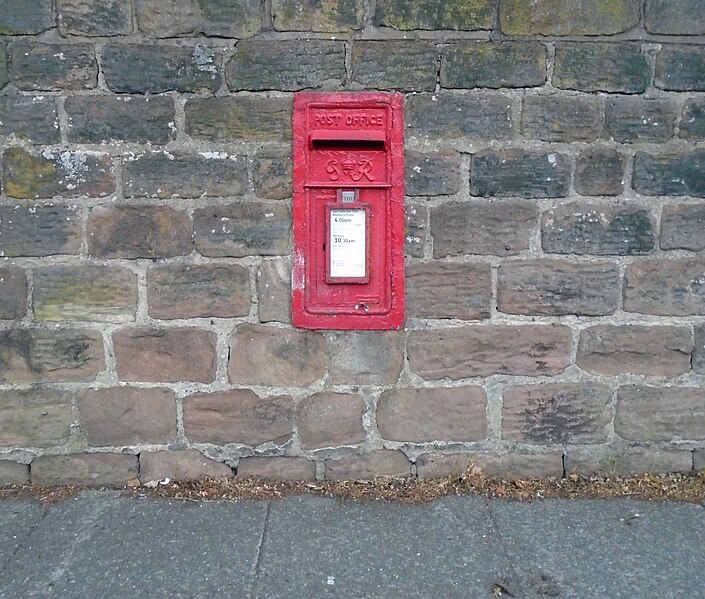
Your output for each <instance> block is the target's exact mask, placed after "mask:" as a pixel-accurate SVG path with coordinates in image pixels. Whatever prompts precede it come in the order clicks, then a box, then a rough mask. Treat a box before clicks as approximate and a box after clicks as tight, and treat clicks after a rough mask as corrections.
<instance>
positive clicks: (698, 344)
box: [693, 325, 705, 374]
mask: <svg viewBox="0 0 705 599" xmlns="http://www.w3.org/2000/svg"><path fill="white" fill-rule="evenodd" d="M693 370H694V371H695V372H697V373H698V374H705V325H699V326H696V327H695V350H694V351H693Z"/></svg>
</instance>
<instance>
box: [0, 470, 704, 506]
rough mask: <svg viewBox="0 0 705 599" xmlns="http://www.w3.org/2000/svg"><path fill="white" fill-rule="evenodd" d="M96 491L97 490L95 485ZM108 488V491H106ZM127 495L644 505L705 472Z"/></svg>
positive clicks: (168, 487)
mask: <svg viewBox="0 0 705 599" xmlns="http://www.w3.org/2000/svg"><path fill="white" fill-rule="evenodd" d="M90 488H91V487H87V486H79V485H64V486H44V487H43V486H38V485H32V484H24V485H9V486H5V487H0V499H21V498H32V499H35V500H37V501H39V502H41V503H42V504H44V505H50V504H52V503H55V502H57V501H61V500H63V499H67V498H69V497H73V496H75V495H77V494H79V493H81V492H82V491H85V490H88V489H90ZM92 488H95V487H92ZM102 488H107V487H102ZM119 489H120V490H122V491H123V493H124V495H125V496H128V497H134V498H146V497H154V498H157V497H159V498H168V499H182V500H190V501H230V502H233V501H240V500H244V499H247V500H255V501H258V500H274V499H280V498H282V497H287V496H291V495H314V496H319V497H337V498H340V499H344V500H345V499H347V500H353V501H354V500H360V499H366V500H374V501H396V502H400V503H425V502H429V501H433V500H434V499H438V498H439V497H446V496H449V495H458V496H461V495H479V496H481V497H486V498H495V497H500V498H506V499H514V500H519V501H532V500H536V499H549V498H557V499H613V498H625V497H628V498H632V499H638V500H646V501H686V502H703V501H705V470H701V471H699V472H695V473H688V474H682V473H672V474H641V475H638V476H579V475H574V474H573V475H570V476H568V477H566V478H547V479H526V480H516V479H504V478H498V477H490V476H486V475H485V474H484V473H483V472H482V471H481V470H480V469H479V468H476V467H471V468H470V469H468V471H467V472H466V473H465V474H463V475H460V476H448V477H445V478H438V479H413V478H388V477H380V478H377V479H374V480H369V481H362V480H360V481H331V482H328V481H325V482H323V481H321V482H302V481H272V480H260V479H256V478H245V479H238V478H202V479H200V480H196V481H171V480H168V479H167V480H164V481H160V482H157V483H156V485H154V483H152V484H151V485H149V486H145V485H140V486H137V483H135V486H126V487H120V488H119Z"/></svg>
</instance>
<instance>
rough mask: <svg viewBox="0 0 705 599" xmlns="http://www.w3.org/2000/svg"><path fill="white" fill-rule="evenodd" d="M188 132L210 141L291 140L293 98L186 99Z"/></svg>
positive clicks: (237, 96) (238, 96)
mask: <svg viewBox="0 0 705 599" xmlns="http://www.w3.org/2000/svg"><path fill="white" fill-rule="evenodd" d="M184 110H185V112H186V133H188V134H189V135H190V136H191V137H193V138H196V139H205V140H207V141H257V142H263V141H290V140H291V111H292V100H291V98H271V97H268V96H250V95H247V96H240V95H235V96H229V97H224V98H197V99H193V100H187V102H186V106H185V108H184Z"/></svg>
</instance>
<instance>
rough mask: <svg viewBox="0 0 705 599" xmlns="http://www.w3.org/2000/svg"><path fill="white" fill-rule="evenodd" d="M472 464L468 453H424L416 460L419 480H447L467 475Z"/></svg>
mask: <svg viewBox="0 0 705 599" xmlns="http://www.w3.org/2000/svg"><path fill="white" fill-rule="evenodd" d="M471 462H472V455H471V454H468V453H422V454H421V455H420V456H419V457H418V458H416V473H417V475H418V477H419V478H425V479H428V478H445V477H446V476H460V475H462V474H465V472H466V471H467V469H468V466H470V463H471Z"/></svg>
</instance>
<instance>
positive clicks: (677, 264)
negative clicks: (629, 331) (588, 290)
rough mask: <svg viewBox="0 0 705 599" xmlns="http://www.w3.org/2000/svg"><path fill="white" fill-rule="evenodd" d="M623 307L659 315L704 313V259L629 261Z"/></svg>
mask: <svg viewBox="0 0 705 599" xmlns="http://www.w3.org/2000/svg"><path fill="white" fill-rule="evenodd" d="M624 309H625V310H626V311H627V312H641V313H642V314H657V315H660V316H690V315H700V316H702V315H705V259H702V258H694V259H691V258H685V259H680V260H648V261H645V262H634V263H632V264H629V265H628V266H627V270H626V272H625V275H624Z"/></svg>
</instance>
